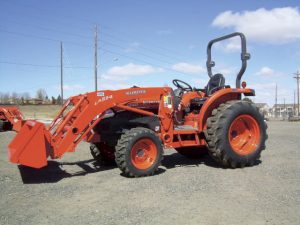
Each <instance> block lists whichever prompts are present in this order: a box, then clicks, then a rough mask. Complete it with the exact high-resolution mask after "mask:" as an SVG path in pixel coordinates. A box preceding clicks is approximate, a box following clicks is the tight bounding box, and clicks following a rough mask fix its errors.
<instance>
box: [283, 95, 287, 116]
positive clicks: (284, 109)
mask: <svg viewBox="0 0 300 225" xmlns="http://www.w3.org/2000/svg"><path fill="white" fill-rule="evenodd" d="M285 118H286V108H285V98H283V119H285Z"/></svg>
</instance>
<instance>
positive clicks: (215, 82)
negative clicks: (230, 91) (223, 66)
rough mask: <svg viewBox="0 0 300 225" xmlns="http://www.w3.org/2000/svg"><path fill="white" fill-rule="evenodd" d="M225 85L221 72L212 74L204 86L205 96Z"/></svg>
mask: <svg viewBox="0 0 300 225" xmlns="http://www.w3.org/2000/svg"><path fill="white" fill-rule="evenodd" d="M224 85H225V78H224V76H223V75H222V74H220V73H217V74H215V75H213V76H212V77H211V78H210V80H209V81H208V83H207V86H206V87H205V93H206V95H207V96H209V95H211V94H213V93H214V92H215V91H217V90H219V89H220V88H222V87H224Z"/></svg>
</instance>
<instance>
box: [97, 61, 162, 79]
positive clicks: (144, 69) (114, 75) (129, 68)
mask: <svg viewBox="0 0 300 225" xmlns="http://www.w3.org/2000/svg"><path fill="white" fill-rule="evenodd" d="M154 72H161V69H159V68H154V67H153V66H150V65H138V64H133V63H128V64H126V65H124V66H114V67H111V68H110V69H109V70H108V71H107V72H106V73H104V74H102V75H101V77H102V79H105V80H111V81H123V80H127V79H129V78H130V77H134V76H143V75H146V74H150V73H154Z"/></svg>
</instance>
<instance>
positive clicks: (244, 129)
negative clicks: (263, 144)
mask: <svg viewBox="0 0 300 225" xmlns="http://www.w3.org/2000/svg"><path fill="white" fill-rule="evenodd" d="M228 139H229V143H230V145H231V147H232V150H233V151H234V152H236V153H237V154H239V155H243V156H245V155H249V154H251V153H253V152H254V151H255V150H256V149H257V146H258V145H259V142H260V129H259V125H258V122H257V121H256V120H255V119H254V118H253V117H252V116H250V115H240V116H239V117H237V118H236V119H235V120H234V121H233V122H232V123H231V125H230V128H229V132H228Z"/></svg>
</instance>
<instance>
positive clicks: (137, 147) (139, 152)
mask: <svg viewBox="0 0 300 225" xmlns="http://www.w3.org/2000/svg"><path fill="white" fill-rule="evenodd" d="M156 158H157V149H156V146H155V144H154V143H153V141H152V140H150V139H141V140H139V141H137V142H136V143H135V144H134V145H133V147H132V150H131V162H132V164H133V165H134V166H135V167H136V168H138V169H148V168H150V167H151V166H152V165H153V163H154V162H155V160H156Z"/></svg>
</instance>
